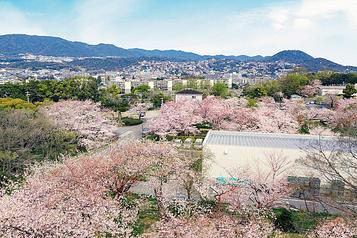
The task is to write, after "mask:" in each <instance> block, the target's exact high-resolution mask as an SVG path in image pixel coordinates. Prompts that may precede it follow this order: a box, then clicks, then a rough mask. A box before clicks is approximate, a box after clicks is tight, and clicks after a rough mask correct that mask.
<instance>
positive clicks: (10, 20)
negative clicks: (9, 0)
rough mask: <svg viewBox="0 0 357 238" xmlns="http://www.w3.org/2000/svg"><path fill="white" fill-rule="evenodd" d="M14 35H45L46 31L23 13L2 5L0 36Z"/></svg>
mask: <svg viewBox="0 0 357 238" xmlns="http://www.w3.org/2000/svg"><path fill="white" fill-rule="evenodd" d="M12 33H23V34H38V35H43V34H45V31H44V30H43V29H42V28H41V27H40V26H39V25H38V24H36V23H35V22H32V21H31V19H29V18H28V17H27V16H26V15H25V14H24V13H23V12H21V11H19V10H17V9H16V8H14V7H12V6H10V5H7V4H5V3H2V4H1V5H0V34H1V35H2V34H12Z"/></svg>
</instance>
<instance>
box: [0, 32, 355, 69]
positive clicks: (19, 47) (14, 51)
mask: <svg viewBox="0 0 357 238" xmlns="http://www.w3.org/2000/svg"><path fill="white" fill-rule="evenodd" d="M26 53H29V54H34V55H46V56H68V57H107V56H115V57H120V58H141V57H150V58H161V59H167V60H178V61H199V60H206V59H217V60H236V61H285V62H288V63H293V64H296V65H299V66H301V67H305V68H307V69H309V70H312V71H318V70H326V69H330V70H337V71H357V68H356V67H352V66H348V67H346V66H342V65H339V64H336V63H334V62H332V61H329V60H327V59H323V58H314V57H312V56H311V55H309V54H307V53H305V52H303V51H301V50H283V51H280V52H278V53H276V54H275V55H273V56H266V57H263V56H261V55H257V56H247V55H238V56H234V55H230V56H226V55H199V54H196V53H192V52H185V51H182V50H158V49H155V50H145V49H139V48H133V49H123V48H120V47H117V46H115V45H113V44H103V43H101V44H98V45H90V44H86V43H82V42H76V41H68V40H65V39H62V38H60V37H54V36H37V35H25V34H9V35H2V36H0V55H19V54H26Z"/></svg>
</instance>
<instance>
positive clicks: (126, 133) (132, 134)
mask: <svg viewBox="0 0 357 238" xmlns="http://www.w3.org/2000/svg"><path fill="white" fill-rule="evenodd" d="M158 115H159V111H158V110H155V111H148V112H146V115H145V117H144V118H142V119H143V121H144V123H143V124H141V125H136V126H123V127H119V128H118V130H117V131H116V133H117V135H118V137H119V138H127V139H129V138H130V139H141V138H142V129H143V128H146V125H145V124H146V123H147V121H148V120H150V119H152V118H154V117H157V116H158Z"/></svg>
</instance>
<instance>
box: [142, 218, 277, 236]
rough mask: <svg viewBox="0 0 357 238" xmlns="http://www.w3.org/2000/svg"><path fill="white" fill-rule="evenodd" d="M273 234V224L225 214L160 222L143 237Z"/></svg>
mask: <svg viewBox="0 0 357 238" xmlns="http://www.w3.org/2000/svg"><path fill="white" fill-rule="evenodd" d="M272 233H273V226H272V224H271V223H270V222H269V221H267V220H264V219H254V220H250V221H248V222H242V221H241V220H240V219H238V218H236V217H232V216H228V215H223V214H218V215H217V214H213V215H206V216H203V215H202V216H197V217H191V218H181V219H180V218H171V219H169V220H163V221H160V222H159V223H158V224H156V225H155V226H154V228H153V231H152V232H149V233H146V234H144V235H143V237H158V238H159V237H160V238H161V237H162V238H163V237H165V238H171V237H172V238H174V237H175V238H184V237H185V238H188V237H190V238H199V237H207V238H216V237H227V238H234V237H251V238H267V237H269V236H270V235H272Z"/></svg>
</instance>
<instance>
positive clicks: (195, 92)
mask: <svg viewBox="0 0 357 238" xmlns="http://www.w3.org/2000/svg"><path fill="white" fill-rule="evenodd" d="M176 94H196V95H201V94H202V93H201V92H199V91H197V90H194V89H190V88H187V89H184V90H181V91H179V92H177V93H176Z"/></svg>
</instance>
